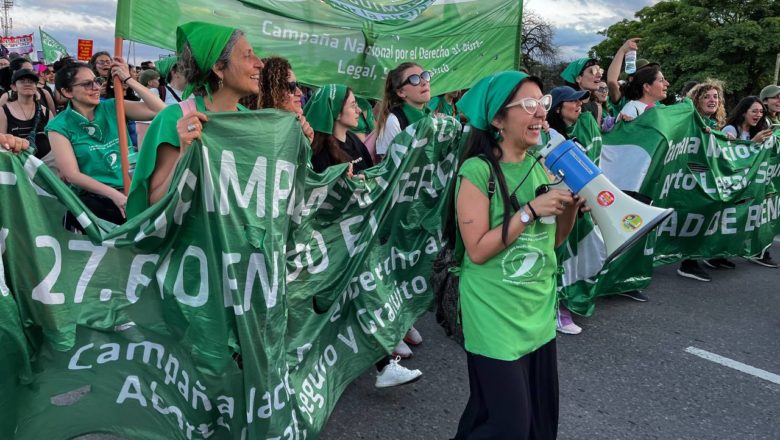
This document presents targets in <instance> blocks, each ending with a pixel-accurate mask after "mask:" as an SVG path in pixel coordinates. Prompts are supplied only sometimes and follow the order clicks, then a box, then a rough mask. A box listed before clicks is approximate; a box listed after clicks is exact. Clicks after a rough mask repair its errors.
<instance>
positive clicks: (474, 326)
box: [456, 154, 557, 361]
mask: <svg viewBox="0 0 780 440" xmlns="http://www.w3.org/2000/svg"><path fill="white" fill-rule="evenodd" d="M534 162H535V159H534V158H533V157H532V156H531V155H530V154H528V155H526V158H525V160H523V161H522V162H517V163H501V171H502V172H503V173H504V176H505V178H506V182H507V187H508V188H510V190H511V189H512V188H514V187H515V186H517V184H518V183H520V181H521V180H522V179H523V177H524V176H526V174H527V173H528V171H529V169H530V168H531V167H533V170H532V171H531V174H530V176H529V177H528V179H527V181H526V182H525V183H523V185H522V186H521V187H520V188H519V189H518V190H517V193H516V194H517V198H518V200H520V203H522V204H524V203H526V202H528V201H529V200H532V199H533V197H534V190H535V188H536V187H538V186H539V185H541V184H544V183H549V179H548V177H547V173H546V172H545V171H544V167H542V166H541V165H540V164H537V165H534ZM458 175H459V176H461V177H462V178H466V179H468V180H469V181H470V182H471V183H473V184H474V185H475V186H476V187H477V188H479V189H480V190H481V191H482V192H483V193H484V194H485V195H487V185H488V178H489V176H490V168H489V165H488V164H487V163H486V162H485V161H484V160H482V159H480V158H475V157H473V158H470V159H468V160H466V161H465V162H463V166H461V168H460V171H459V173H458ZM461 181H462V179H459V180H458V181H457V183H456V185H457V186H456V193H457V191H458V190H460V183H461ZM503 212H504V204H503V201H502V200H501V197H500V196H499V195H498V192H497V193H496V194H495V195H494V196H493V198H492V199H491V201H490V228H491V229H492V228H496V227H498V226H500V225H501V224H502V223H503ZM555 228H556V226H555V224H554V223H553V224H546V223H543V222H541V221H536V222H533V223H532V224H530V225H529V226H527V227H526V229H525V230H524V231H523V233H522V234H520V236H519V237H518V238H517V239H516V240H515V241H514V242H512V243H511V244H509V246H508V247H507V248H506V249H504V250H503V251H501V252H499V253H498V254H497V255H495V256H494V257H492V258H490V259H489V260H488V261H486V262H485V263H483V264H476V263H474V262H472V261H471V259H470V258H469V256H468V252H466V255H465V257H464V260H463V266H462V268H461V271H460V307H461V313H462V318H463V335H464V336H465V340H466V350H467V351H468V352H470V353H474V354H478V355H481V356H486V357H489V358H493V359H499V360H503V361H511V360H516V359H518V358H520V357H522V356H524V355H526V354H528V353H531V352H532V351H534V350H536V349H538V348H539V347H541V346H542V345H544V344H546V343H547V342H549V341H550V340H551V339H553V338H554V337H555V304H556V293H555V291H556V281H555V277H556V267H557V262H556V258H555V251H554V246H555Z"/></svg>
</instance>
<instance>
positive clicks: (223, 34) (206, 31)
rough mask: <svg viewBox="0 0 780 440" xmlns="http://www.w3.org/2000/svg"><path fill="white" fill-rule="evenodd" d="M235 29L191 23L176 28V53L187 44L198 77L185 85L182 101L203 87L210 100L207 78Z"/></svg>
mask: <svg viewBox="0 0 780 440" xmlns="http://www.w3.org/2000/svg"><path fill="white" fill-rule="evenodd" d="M235 31H236V29H234V28H231V27H227V26H220V25H218V24H212V23H204V22H200V21H191V22H189V23H184V24H183V25H181V26H179V27H178V28H176V52H177V53H179V54H181V53H182V49H183V48H184V43H189V45H190V49H191V50H192V56H193V57H194V58H195V62H196V63H197V64H198V70H200V77H198V78H197V79H195V80H194V81H192V82H190V83H188V84H187V87H185V88H184V92H183V93H182V97H181V98H182V99H187V97H188V96H190V95H191V94H192V92H193V91H195V89H197V88H198V87H201V86H203V87H204V88H205V89H206V95H207V96H208V97H209V99H211V86H209V83H208V81H206V78H208V75H209V72H210V71H211V68H212V67H214V64H216V62H217V60H218V59H219V56H220V55H221V54H222V51H223V50H225V46H226V45H227V43H228V40H230V36H231V35H233V32H235Z"/></svg>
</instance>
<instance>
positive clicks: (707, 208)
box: [559, 100, 780, 315]
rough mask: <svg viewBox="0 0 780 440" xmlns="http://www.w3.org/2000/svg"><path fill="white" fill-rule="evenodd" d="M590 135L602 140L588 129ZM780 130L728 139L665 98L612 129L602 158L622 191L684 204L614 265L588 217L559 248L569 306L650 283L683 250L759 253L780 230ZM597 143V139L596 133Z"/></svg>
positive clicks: (694, 254) (688, 253)
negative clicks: (764, 136)
mask: <svg viewBox="0 0 780 440" xmlns="http://www.w3.org/2000/svg"><path fill="white" fill-rule="evenodd" d="M577 133H579V135H580V136H581V137H580V139H581V141H582V142H583V143H584V144H589V143H594V142H593V141H592V140H591V138H590V137H588V136H587V134H586V133H584V132H583V131H582V130H579V131H578V132H577ZM778 135H780V132H778V133H776V136H774V137H771V138H769V139H768V140H767V141H766V142H764V143H763V144H756V143H750V142H745V141H729V140H727V139H726V137H725V136H724V135H723V134H722V133H720V132H717V131H711V132H710V131H709V130H708V129H707V128H706V124H705V123H704V121H703V120H702V119H701V117H700V116H699V115H698V113H697V112H696V111H695V109H694V108H693V105H692V103H691V102H690V101H688V100H686V101H684V102H682V103H680V104H676V105H673V106H668V107H664V106H659V107H657V108H655V109H652V110H649V111H647V112H645V113H644V114H643V115H642V116H641V117H639V118H637V119H636V120H635V121H633V122H630V123H621V124H618V126H617V127H616V128H615V129H614V130H613V131H611V132H610V133H607V134H604V135H603V136H602V137H603V147H602V150H601V154H600V165H601V167H602V169H603V171H604V173H605V175H606V176H607V177H609V179H610V180H612V182H613V183H615V185H617V186H618V187H619V188H621V189H623V190H629V191H636V192H639V193H641V194H643V195H646V196H648V197H650V198H651V199H653V204H654V205H656V206H660V207H664V208H667V207H671V208H674V209H675V213H674V214H673V215H672V216H671V217H669V218H668V219H667V220H666V221H665V222H663V223H662V224H661V225H660V226H659V227H658V229H657V230H656V233H655V234H652V235H651V236H650V237H649V238H648V239H647V240H645V242H644V243H642V244H641V245H637V246H636V247H635V248H633V249H632V250H631V251H629V253H628V254H627V255H625V256H623V257H621V258H619V259H618V260H615V261H614V262H612V263H611V264H610V265H608V266H607V267H602V262H603V261H604V257H605V255H604V250H603V240H602V239H601V234H600V232H599V230H598V228H597V227H594V225H593V223H592V221H591V220H590V218H589V217H585V218H584V219H581V221H579V222H578V224H577V226H576V227H575V230H574V231H573V232H572V234H571V236H570V237H569V240H568V241H567V243H566V246H564V248H563V249H560V250H559V259H560V261H561V262H562V263H561V264H562V266H563V269H564V270H563V274H562V278H561V282H560V283H559V288H560V292H561V296H562V297H563V298H564V300H565V301H566V303H567V306H569V308H571V309H572V310H574V311H576V312H577V313H580V314H583V315H590V314H591V313H592V312H593V307H594V299H595V297H596V296H599V295H605V294H610V293H616V292H621V291H627V290H634V289H642V288H645V287H647V286H648V285H649V283H650V280H651V277H652V269H653V265H660V264H668V263H674V262H676V261H679V260H681V259H684V258H692V259H700V258H714V257H730V256H750V255H755V254H757V253H759V252H760V251H761V250H762V249H764V248H765V247H766V246H768V245H769V244H771V242H772V240H773V238H774V237H775V236H776V235H777V234H780V221H779V220H778V218H779V217H780V195H779V194H778V188H780V137H778ZM596 143H597V142H596Z"/></svg>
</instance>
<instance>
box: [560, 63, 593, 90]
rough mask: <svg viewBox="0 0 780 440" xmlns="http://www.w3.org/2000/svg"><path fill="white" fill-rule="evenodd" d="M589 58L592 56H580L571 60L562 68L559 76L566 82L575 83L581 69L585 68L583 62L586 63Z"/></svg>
mask: <svg viewBox="0 0 780 440" xmlns="http://www.w3.org/2000/svg"><path fill="white" fill-rule="evenodd" d="M591 59H592V58H580V59H578V60H574V61H572V62H571V63H569V65H568V66H566V68H565V69H563V72H561V78H563V79H564V80H565V81H566V82H569V83H572V84H577V77H578V76H580V75H581V74H582V69H584V68H585V64H587V62H588V61H590V60H591Z"/></svg>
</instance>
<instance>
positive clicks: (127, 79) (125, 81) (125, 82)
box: [122, 76, 133, 84]
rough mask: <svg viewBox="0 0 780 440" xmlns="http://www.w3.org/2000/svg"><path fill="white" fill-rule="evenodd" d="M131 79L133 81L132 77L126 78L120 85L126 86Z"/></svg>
mask: <svg viewBox="0 0 780 440" xmlns="http://www.w3.org/2000/svg"><path fill="white" fill-rule="evenodd" d="M131 79H133V77H132V76H128V77H127V78H125V79H123V80H122V84H127V82H128V81H130V80H131Z"/></svg>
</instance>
